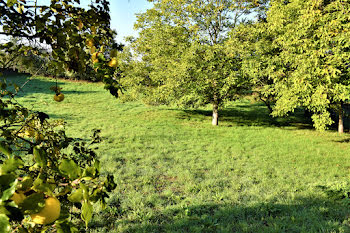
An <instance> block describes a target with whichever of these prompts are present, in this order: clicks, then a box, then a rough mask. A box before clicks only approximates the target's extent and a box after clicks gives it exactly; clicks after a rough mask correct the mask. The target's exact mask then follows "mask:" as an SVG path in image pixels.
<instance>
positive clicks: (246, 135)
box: [9, 77, 350, 232]
mask: <svg viewBox="0 0 350 233" xmlns="http://www.w3.org/2000/svg"><path fill="white" fill-rule="evenodd" d="M25 79H26V78H25V77H11V78H9V80H11V81H13V82H16V83H23V82H24V81H25ZM54 84H55V80H53V79H48V78H35V79H34V80H32V81H31V82H29V83H28V84H27V85H26V86H25V88H24V89H23V92H21V93H20V95H19V96H18V101H19V102H20V103H22V104H23V105H25V106H27V107H29V108H32V109H33V110H38V111H44V112H46V113H48V114H49V115H50V117H51V118H53V119H55V118H63V119H65V120H66V122H67V132H68V134H69V136H74V137H80V138H86V137H88V136H89V135H90V133H91V131H92V130H93V129H95V128H98V129H101V130H102V136H103V139H104V140H103V142H102V143H101V145H100V147H99V149H98V152H99V154H100V156H101V159H102V161H103V169H104V171H106V172H107V171H108V172H112V173H114V174H115V176H116V182H117V184H118V186H117V189H116V190H115V191H114V192H113V193H112V194H111V198H110V199H109V202H108V203H109V205H108V207H107V209H105V210H100V209H97V213H96V214H95V215H94V219H93V221H92V222H91V224H90V229H91V231H92V232H350V226H349V223H350V208H349V206H348V204H347V203H346V202H344V201H342V202H340V201H335V200H333V199H331V198H329V197H328V196H327V193H326V192H325V191H324V189H326V190H328V189H332V188H333V189H339V187H340V186H342V187H345V188H347V187H348V186H347V184H348V181H349V169H350V156H349V155H350V153H349V152H350V147H349V143H348V141H349V139H350V137H349V136H348V135H347V134H345V135H343V136H340V135H338V134H337V133H336V132H333V131H326V132H317V131H314V130H313V129H311V127H310V125H309V124H308V122H307V121H306V120H305V119H303V118H302V112H297V113H296V114H294V115H293V116H291V117H289V118H286V119H277V120H272V119H270V118H269V116H268V111H267V109H266V108H265V107H264V106H263V105H261V104H260V103H255V104H251V103H249V102H247V101H239V102H236V103H232V104H231V105H229V106H227V107H226V108H225V109H224V110H223V111H221V115H222V117H221V119H220V120H221V121H220V126H218V127H213V126H211V125H210V110H209V109H205V108H203V109H201V110H185V109H176V108H168V107H147V106H144V105H143V104H141V103H138V102H132V103H121V102H120V101H119V100H117V99H115V98H114V97H112V96H111V95H110V94H108V93H107V91H106V90H104V89H103V86H102V85H100V84H96V83H94V84H92V83H79V82H70V81H62V80H59V85H60V86H62V87H63V93H64V94H65V97H66V98H65V100H64V101H63V102H61V103H57V102H54V101H53V95H54V94H53V93H52V92H51V91H50V90H49V87H50V86H52V85H54ZM320 187H323V188H320ZM337 187H338V188H337ZM349 187H350V186H349Z"/></svg>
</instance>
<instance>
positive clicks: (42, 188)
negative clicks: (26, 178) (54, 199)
mask: <svg viewBox="0 0 350 233" xmlns="http://www.w3.org/2000/svg"><path fill="white" fill-rule="evenodd" d="M33 189H34V190H35V191H37V192H40V193H45V194H47V195H49V196H51V195H52V191H53V190H54V189H55V185H53V184H48V183H45V182H44V180H43V179H41V178H40V176H39V177H38V178H37V179H36V180H35V181H34V182H33Z"/></svg>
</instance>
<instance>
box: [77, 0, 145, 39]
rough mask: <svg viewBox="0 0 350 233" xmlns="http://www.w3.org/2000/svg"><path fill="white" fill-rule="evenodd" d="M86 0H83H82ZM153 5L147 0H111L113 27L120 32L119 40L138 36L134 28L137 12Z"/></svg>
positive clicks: (141, 11)
mask: <svg viewBox="0 0 350 233" xmlns="http://www.w3.org/2000/svg"><path fill="white" fill-rule="evenodd" d="M83 1H86V0H82V1H81V2H83ZM151 7H152V3H149V2H147V0H110V15H111V28H112V29H115V30H116V31H117V33H118V35H117V41H118V42H124V37H126V36H137V32H136V31H135V30H133V28H134V23H135V22H136V16H135V14H136V13H143V12H145V11H146V10H147V9H149V8H151Z"/></svg>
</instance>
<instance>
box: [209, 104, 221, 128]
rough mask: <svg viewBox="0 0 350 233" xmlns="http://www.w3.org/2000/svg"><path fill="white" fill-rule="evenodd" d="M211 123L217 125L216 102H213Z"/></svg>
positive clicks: (217, 111)
mask: <svg viewBox="0 0 350 233" xmlns="http://www.w3.org/2000/svg"><path fill="white" fill-rule="evenodd" d="M211 124H212V125H219V105H218V103H217V102H214V103H213V121H212V122H211Z"/></svg>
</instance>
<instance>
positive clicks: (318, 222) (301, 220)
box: [124, 198, 350, 232]
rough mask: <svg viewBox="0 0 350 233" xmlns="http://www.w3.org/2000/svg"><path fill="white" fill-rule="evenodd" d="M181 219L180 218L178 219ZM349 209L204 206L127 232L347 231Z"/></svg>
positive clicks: (315, 204)
mask: <svg viewBox="0 0 350 233" xmlns="http://www.w3.org/2000/svg"><path fill="white" fill-rule="evenodd" d="M179 216H181V217H179ZM349 216H350V209H349V208H348V206H346V205H343V204H341V203H337V202H334V201H330V200H328V199H311V198H303V199H298V200H295V201H294V203H292V204H275V203H262V204H255V205H251V206H241V205H229V204H226V205H223V204H203V205H193V206H188V207H185V208H182V209H170V210H167V211H165V212H163V213H159V214H158V215H155V216H152V217H151V218H150V219H149V220H148V222H147V223H145V222H138V223H137V222H136V223H135V222H133V221H126V222H124V223H126V224H129V225H131V226H130V227H129V228H128V229H127V232H350V225H349V222H350V218H349Z"/></svg>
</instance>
